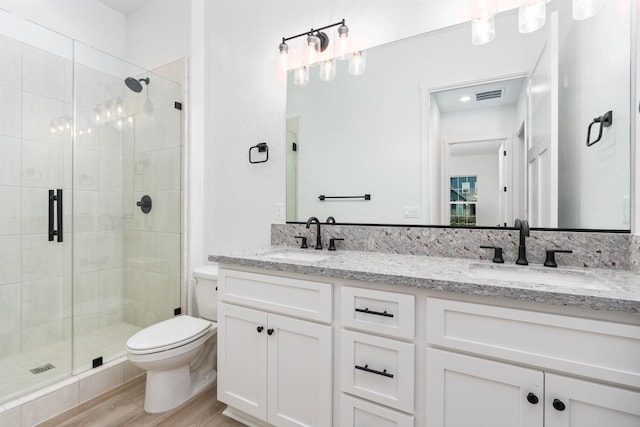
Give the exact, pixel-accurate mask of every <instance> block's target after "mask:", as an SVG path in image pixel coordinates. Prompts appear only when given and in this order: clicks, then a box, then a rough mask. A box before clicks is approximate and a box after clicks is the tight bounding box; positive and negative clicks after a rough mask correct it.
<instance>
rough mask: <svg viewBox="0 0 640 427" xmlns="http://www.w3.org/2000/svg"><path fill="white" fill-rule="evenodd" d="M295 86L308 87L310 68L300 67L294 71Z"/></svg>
mask: <svg viewBox="0 0 640 427" xmlns="http://www.w3.org/2000/svg"><path fill="white" fill-rule="evenodd" d="M293 84H294V85H296V86H306V85H308V84H309V67H306V66H304V67H300V68H296V69H295V70H293Z"/></svg>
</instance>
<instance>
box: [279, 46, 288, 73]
mask: <svg viewBox="0 0 640 427" xmlns="http://www.w3.org/2000/svg"><path fill="white" fill-rule="evenodd" d="M279 50H280V68H282V70H284V71H287V62H288V60H289V45H287V43H285V41H284V39H282V43H280V46H279Z"/></svg>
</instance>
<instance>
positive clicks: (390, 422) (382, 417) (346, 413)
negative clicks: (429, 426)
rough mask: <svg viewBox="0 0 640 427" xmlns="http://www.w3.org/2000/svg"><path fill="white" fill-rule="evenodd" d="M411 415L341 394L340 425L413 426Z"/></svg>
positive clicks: (353, 426) (363, 426)
mask: <svg viewBox="0 0 640 427" xmlns="http://www.w3.org/2000/svg"><path fill="white" fill-rule="evenodd" d="M413 423H414V421H413V416H412V415H407V414H403V413H402V412H398V411H394V410H393V409H389V408H385V407H384V406H380V405H376V404H375V403H369V402H366V401H364V400H360V399H356V398H355V397H351V396H347V395H346V394H343V395H342V396H341V398H340V423H339V425H340V426H342V427H372V426H376V427H413Z"/></svg>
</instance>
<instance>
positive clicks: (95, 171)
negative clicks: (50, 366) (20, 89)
mask: <svg viewBox="0 0 640 427" xmlns="http://www.w3.org/2000/svg"><path fill="white" fill-rule="evenodd" d="M75 82H76V91H75V93H76V100H77V110H76V111H77V113H76V129H77V133H76V135H77V137H76V151H75V167H74V194H73V203H74V220H75V221H74V230H73V231H74V234H73V245H74V248H73V249H74V250H73V253H74V259H73V266H74V276H73V280H74V284H73V287H74V288H73V305H74V315H75V322H74V328H75V330H74V333H75V334H76V335H82V334H84V333H88V332H90V331H94V330H96V329H98V328H103V327H107V326H111V325H113V324H116V323H120V322H122V320H123V297H124V287H123V282H124V268H123V261H122V258H123V250H122V247H123V239H124V234H123V226H122V195H123V192H122V188H123V178H122V177H123V164H122V163H123V162H122V152H123V146H126V145H128V144H131V143H132V142H133V130H132V127H131V126H129V125H127V124H126V122H125V124H124V125H123V124H122V123H120V124H118V122H117V121H116V119H111V118H109V119H108V118H107V117H105V116H106V111H107V108H112V109H113V112H112V113H111V114H113V116H114V117H118V116H120V117H126V114H127V113H128V112H127V106H126V103H125V102H124V99H125V93H124V85H123V83H122V80H121V79H117V78H116V77H113V76H111V75H109V74H106V73H102V72H99V71H97V70H95V69H92V68H89V67H85V66H83V65H76V66H75ZM119 109H122V111H121V112H118V110H119ZM98 116H100V117H98ZM118 120H121V119H118ZM89 130H90V131H89ZM96 356H98V355H96ZM85 362H87V361H85Z"/></svg>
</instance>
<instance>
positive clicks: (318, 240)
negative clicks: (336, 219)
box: [307, 216, 322, 249]
mask: <svg viewBox="0 0 640 427" xmlns="http://www.w3.org/2000/svg"><path fill="white" fill-rule="evenodd" d="M313 222H315V223H316V249H322V240H321V238H320V221H319V220H318V218H316V217H315V216H312V217H311V218H309V219H308V220H307V229H308V228H309V227H311V224H312V223H313Z"/></svg>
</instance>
